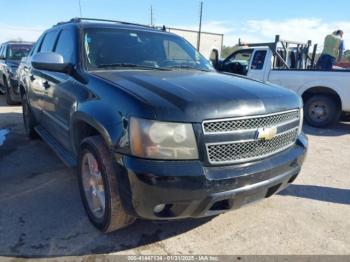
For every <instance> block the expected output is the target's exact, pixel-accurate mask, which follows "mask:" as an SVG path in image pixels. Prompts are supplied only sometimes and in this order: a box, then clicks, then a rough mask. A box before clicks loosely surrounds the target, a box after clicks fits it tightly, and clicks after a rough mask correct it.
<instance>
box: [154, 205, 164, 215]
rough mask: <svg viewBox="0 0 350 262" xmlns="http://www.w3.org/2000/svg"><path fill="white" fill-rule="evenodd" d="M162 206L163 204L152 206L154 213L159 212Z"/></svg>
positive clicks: (162, 208)
mask: <svg viewBox="0 0 350 262" xmlns="http://www.w3.org/2000/svg"><path fill="white" fill-rule="evenodd" d="M164 208H165V204H159V205H156V206H155V207H154V208H153V211H154V213H160V212H162V211H163V210H164Z"/></svg>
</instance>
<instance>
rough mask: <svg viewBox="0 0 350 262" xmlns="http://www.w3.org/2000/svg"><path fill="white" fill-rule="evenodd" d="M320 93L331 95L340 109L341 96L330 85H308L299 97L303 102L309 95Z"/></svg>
mask: <svg viewBox="0 0 350 262" xmlns="http://www.w3.org/2000/svg"><path fill="white" fill-rule="evenodd" d="M320 94H321V95H328V96H331V97H332V98H333V99H334V100H335V101H336V103H337V105H338V107H339V109H340V110H341V109H342V99H341V96H340V95H339V94H338V92H337V91H336V90H335V89H334V88H331V87H326V86H313V87H309V88H307V89H305V90H304V91H303V92H302V94H301V97H302V99H303V101H304V104H305V103H306V101H307V100H308V99H309V98H310V97H312V96H313V95H320Z"/></svg>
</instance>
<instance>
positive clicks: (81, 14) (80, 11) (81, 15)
mask: <svg viewBox="0 0 350 262" xmlns="http://www.w3.org/2000/svg"><path fill="white" fill-rule="evenodd" d="M78 3H79V14H80V17H83V12H82V10H81V2H80V0H78Z"/></svg>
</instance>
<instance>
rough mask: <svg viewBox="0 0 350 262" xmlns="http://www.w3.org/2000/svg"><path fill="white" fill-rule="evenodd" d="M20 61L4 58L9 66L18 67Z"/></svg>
mask: <svg viewBox="0 0 350 262" xmlns="http://www.w3.org/2000/svg"><path fill="white" fill-rule="evenodd" d="M20 62H21V61H19V60H6V65H8V66H11V67H18V66H19V63H20Z"/></svg>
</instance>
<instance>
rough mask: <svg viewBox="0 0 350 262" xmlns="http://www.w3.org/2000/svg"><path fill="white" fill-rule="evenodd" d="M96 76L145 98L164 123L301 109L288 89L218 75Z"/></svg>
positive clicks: (147, 72) (105, 73)
mask: <svg viewBox="0 0 350 262" xmlns="http://www.w3.org/2000/svg"><path fill="white" fill-rule="evenodd" d="M93 74H94V75H96V76H98V77H100V78H103V79H105V80H108V81H109V82H113V83H114V84H115V85H118V86H121V87H122V88H124V89H127V90H128V92H131V93H133V94H134V95H136V96H138V97H140V98H142V100H143V101H146V102H147V103H148V104H149V105H150V106H152V107H153V108H154V111H155V113H156V117H157V119H158V120H163V121H179V122H201V121H203V120H205V119H217V118H227V117H238V116H248V115H258V114H268V113H274V112H280V111H285V110H289V109H295V108H298V107H300V106H301V100H300V99H299V97H298V96H297V95H296V94H295V93H294V92H293V91H290V90H288V89H286V88H282V87H278V86H275V85H269V84H266V83H262V82H258V81H254V80H249V79H247V78H245V77H239V76H234V75H229V74H221V73H217V72H202V71H192V70H172V71H154V70H152V71H151V70H125V71H124V70H113V71H99V72H94V73H93Z"/></svg>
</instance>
